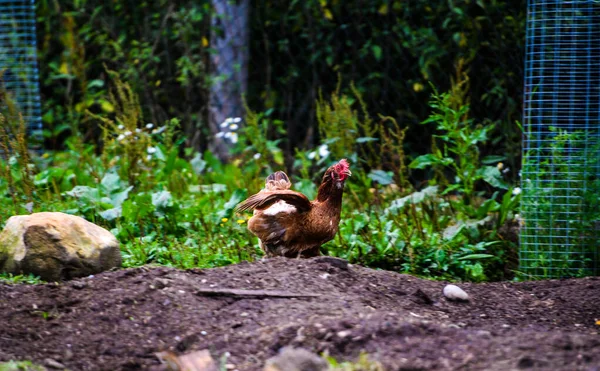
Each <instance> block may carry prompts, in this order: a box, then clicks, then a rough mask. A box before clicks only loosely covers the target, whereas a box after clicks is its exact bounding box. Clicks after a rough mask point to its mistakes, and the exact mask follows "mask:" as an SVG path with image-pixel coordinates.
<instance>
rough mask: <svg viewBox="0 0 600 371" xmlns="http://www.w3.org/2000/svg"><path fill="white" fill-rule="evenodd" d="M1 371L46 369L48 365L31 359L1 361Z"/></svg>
mask: <svg viewBox="0 0 600 371" xmlns="http://www.w3.org/2000/svg"><path fill="white" fill-rule="evenodd" d="M0 371H46V367H44V366H40V365H36V364H34V363H32V362H31V361H8V362H3V363H0Z"/></svg>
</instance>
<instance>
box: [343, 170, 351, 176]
mask: <svg viewBox="0 0 600 371" xmlns="http://www.w3.org/2000/svg"><path fill="white" fill-rule="evenodd" d="M344 174H345V175H346V176H352V172H351V171H350V169H346V170H344Z"/></svg>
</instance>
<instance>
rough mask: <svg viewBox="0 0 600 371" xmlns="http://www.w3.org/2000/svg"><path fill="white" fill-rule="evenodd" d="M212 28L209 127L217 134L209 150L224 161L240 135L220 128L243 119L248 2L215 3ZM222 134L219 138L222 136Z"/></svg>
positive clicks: (247, 49) (235, 0)
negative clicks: (239, 118)
mask: <svg viewBox="0 0 600 371" xmlns="http://www.w3.org/2000/svg"><path fill="white" fill-rule="evenodd" d="M212 5H213V11H214V14H213V19H212V28H211V44H212V48H213V50H214V51H213V54H212V56H211V72H212V73H211V75H212V84H211V88H210V98H209V124H210V130H211V133H212V134H214V136H213V138H212V141H211V145H210V146H209V148H210V149H211V151H212V152H213V153H214V154H215V155H217V156H218V157H219V158H220V159H222V160H227V159H228V158H229V153H230V152H229V150H230V148H231V147H232V145H233V144H234V143H235V142H236V141H237V134H236V135H231V134H227V133H228V132H231V130H230V129H229V127H228V126H226V127H221V123H223V122H224V121H225V120H226V119H227V118H235V117H242V115H243V114H244V107H243V104H242V95H243V94H245V92H246V88H247V85H248V56H249V46H248V43H249V32H250V30H249V22H248V13H249V9H250V6H249V0H212ZM219 133H220V134H219Z"/></svg>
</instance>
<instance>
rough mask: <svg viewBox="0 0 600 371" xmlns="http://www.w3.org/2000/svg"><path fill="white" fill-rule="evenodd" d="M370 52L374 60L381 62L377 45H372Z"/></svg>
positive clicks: (379, 48)
mask: <svg viewBox="0 0 600 371" xmlns="http://www.w3.org/2000/svg"><path fill="white" fill-rule="evenodd" d="M371 50H372V51H373V56H374V57H375V59H377V60H378V61H379V60H381V55H382V52H381V47H380V46H379V45H373V46H372V47H371Z"/></svg>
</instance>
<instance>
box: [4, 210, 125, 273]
mask: <svg viewBox="0 0 600 371" xmlns="http://www.w3.org/2000/svg"><path fill="white" fill-rule="evenodd" d="M120 266H121V251H120V249H119V241H118V240H117V239H116V238H115V236H113V235H112V233H110V232H109V231H107V230H106V229H104V228H101V227H99V226H97V225H95V224H93V223H90V222H88V221H87V220H85V219H83V218H81V217H79V216H75V215H69V214H64V213H60V212H41V213H34V214H31V215H17V216H12V217H10V218H9V219H8V221H7V222H6V226H5V227H4V230H3V231H2V232H1V233H0V271H1V272H7V273H13V274H21V273H24V274H28V273H32V274H34V275H36V276H39V277H40V278H42V279H43V280H45V281H61V280H64V279H71V278H75V277H85V276H89V275H90V274H94V273H100V272H103V271H106V270H109V269H111V268H114V267H120Z"/></svg>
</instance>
